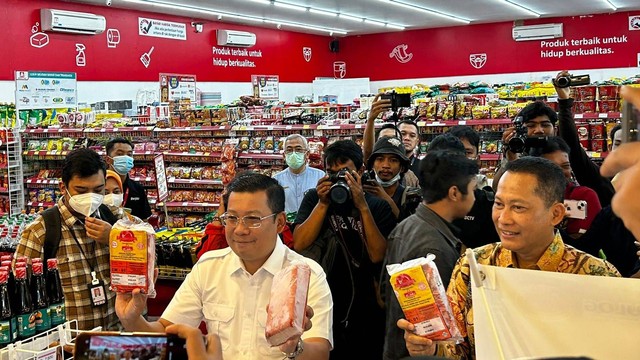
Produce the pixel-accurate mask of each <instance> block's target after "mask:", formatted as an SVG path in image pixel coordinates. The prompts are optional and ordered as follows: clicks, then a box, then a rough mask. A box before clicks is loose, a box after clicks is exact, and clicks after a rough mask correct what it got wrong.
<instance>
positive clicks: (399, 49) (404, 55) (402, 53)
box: [389, 44, 413, 64]
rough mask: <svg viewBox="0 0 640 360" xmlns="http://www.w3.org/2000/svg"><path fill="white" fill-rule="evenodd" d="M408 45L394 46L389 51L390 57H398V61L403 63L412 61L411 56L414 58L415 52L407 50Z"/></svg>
mask: <svg viewBox="0 0 640 360" xmlns="http://www.w3.org/2000/svg"><path fill="white" fill-rule="evenodd" d="M408 47H409V45H407V44H400V45H398V46H396V47H394V48H393V50H391V52H390V53H389V57H390V58H396V60H398V62H399V63H402V64H405V63H408V62H409V61H411V58H413V53H408V52H407V48H408Z"/></svg>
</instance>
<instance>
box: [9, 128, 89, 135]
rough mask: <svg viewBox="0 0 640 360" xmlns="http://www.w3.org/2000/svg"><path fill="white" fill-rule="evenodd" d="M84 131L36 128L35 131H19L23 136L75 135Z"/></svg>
mask: <svg viewBox="0 0 640 360" xmlns="http://www.w3.org/2000/svg"><path fill="white" fill-rule="evenodd" d="M84 131H85V129H77V128H45V129H41V128H37V129H24V130H21V132H22V133H25V134H77V133H82V132H84Z"/></svg>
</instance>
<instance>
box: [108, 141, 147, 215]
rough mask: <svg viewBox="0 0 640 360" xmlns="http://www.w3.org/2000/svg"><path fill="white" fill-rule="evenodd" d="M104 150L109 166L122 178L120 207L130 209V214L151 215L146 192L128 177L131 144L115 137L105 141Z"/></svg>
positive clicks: (131, 159)
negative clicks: (122, 193)
mask: <svg viewBox="0 0 640 360" xmlns="http://www.w3.org/2000/svg"><path fill="white" fill-rule="evenodd" d="M106 150H107V164H108V165H109V168H110V169H111V170H114V171H115V172H117V173H118V175H120V179H121V180H122V188H123V191H124V199H123V203H122V207H124V208H128V209H131V215H134V216H137V217H139V218H140V219H143V220H145V219H147V218H148V217H149V216H151V206H150V205H149V200H148V199H147V192H146V190H145V189H144V187H143V186H142V184H140V183H138V182H135V181H133V180H131V179H130V178H129V171H130V170H131V169H132V168H133V144H132V143H131V141H129V140H127V139H124V138H115V139H111V140H110V141H109V142H108V143H107V146H106Z"/></svg>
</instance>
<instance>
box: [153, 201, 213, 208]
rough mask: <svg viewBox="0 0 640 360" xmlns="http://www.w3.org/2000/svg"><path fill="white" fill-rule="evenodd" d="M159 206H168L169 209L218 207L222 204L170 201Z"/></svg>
mask: <svg viewBox="0 0 640 360" xmlns="http://www.w3.org/2000/svg"><path fill="white" fill-rule="evenodd" d="M157 205H158V206H162V205H166V206H167V207H168V208H173V207H210V208H214V207H218V206H220V204H218V203H198V202H190V201H168V202H166V203H165V204H162V203H158V204H157Z"/></svg>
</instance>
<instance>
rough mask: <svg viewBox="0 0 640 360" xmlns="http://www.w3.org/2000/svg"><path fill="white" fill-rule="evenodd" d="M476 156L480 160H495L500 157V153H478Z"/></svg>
mask: <svg viewBox="0 0 640 360" xmlns="http://www.w3.org/2000/svg"><path fill="white" fill-rule="evenodd" d="M478 156H479V157H480V160H483V161H496V160H500V159H501V158H502V156H501V155H500V154H480V155H478Z"/></svg>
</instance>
